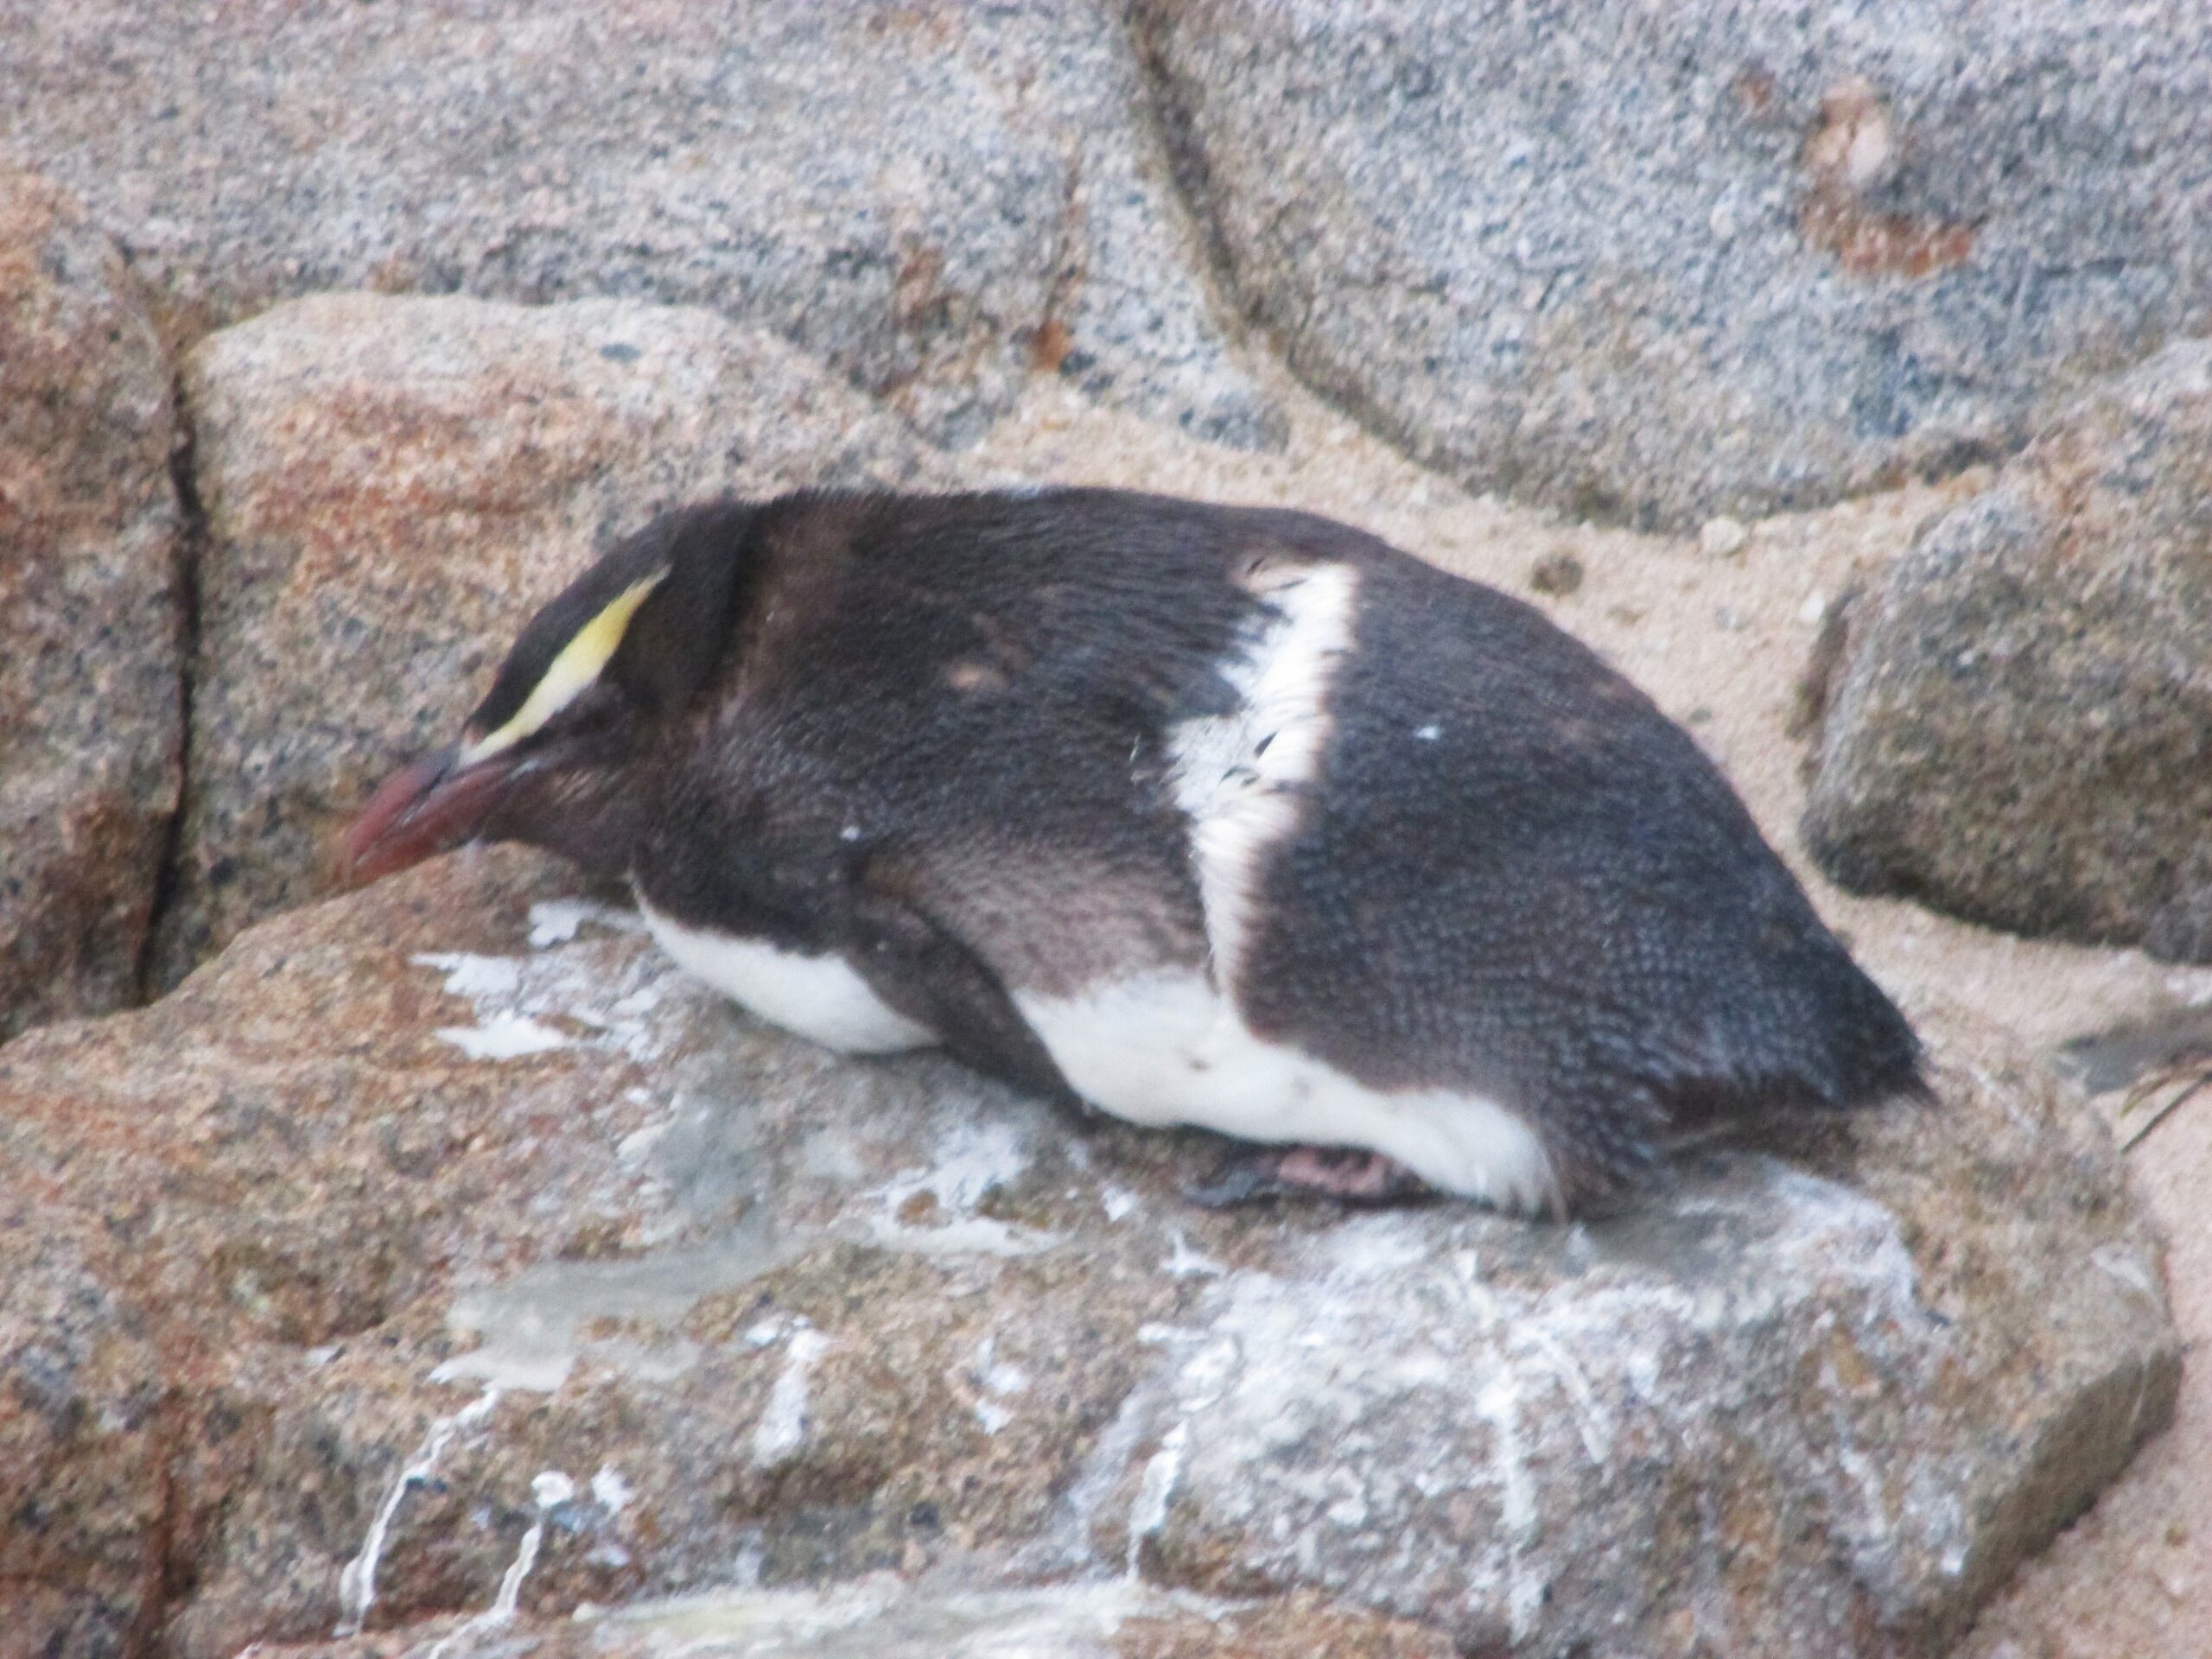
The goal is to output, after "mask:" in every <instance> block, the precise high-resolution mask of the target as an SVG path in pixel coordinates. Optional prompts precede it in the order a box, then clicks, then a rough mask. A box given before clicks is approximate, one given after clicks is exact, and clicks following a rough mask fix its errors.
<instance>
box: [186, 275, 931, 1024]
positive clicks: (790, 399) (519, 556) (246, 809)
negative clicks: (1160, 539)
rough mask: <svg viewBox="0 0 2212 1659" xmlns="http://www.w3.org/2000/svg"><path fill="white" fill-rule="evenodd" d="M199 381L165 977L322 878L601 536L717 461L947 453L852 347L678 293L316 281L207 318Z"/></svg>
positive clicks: (191, 382) (876, 477) (804, 473)
mask: <svg viewBox="0 0 2212 1659" xmlns="http://www.w3.org/2000/svg"><path fill="white" fill-rule="evenodd" d="M184 385H185V397H186V402H187V404H188V411H189V415H190V418H191V420H192V422H193V424H194V434H195V442H196V447H197V466H196V474H197V479H198V484H199V494H200V504H201V506H202V508H203V510H204V512H205V514H206V519H207V548H206V551H205V554H204V556H203V557H202V560H201V563H200V654H199V663H198V665H197V696H196V699H195V702H194V711H193V725H194V730H193V764H192V775H191V778H190V779H189V781H188V789H187V796H186V816H185V824H184V836H183V842H182V849H181V857H180V860H179V871H178V876H179V880H178V887H177V893H176V899H175V906H173V908H172V909H171V911H170V912H169V913H168V915H167V916H166V917H165V918H164V924H163V937H162V940H161V958H160V967H161V977H162V981H163V982H166V983H173V982H175V980H176V979H177V978H179V977H180V976H181V975H182V974H183V972H184V971H185V970H186V969H188V968H190V967H191V966H192V964H193V963H195V962H198V961H200V959H201V958H203V957H206V956H207V954H208V952H209V951H210V950H213V948H215V947H216V946H219V944H221V943H222V942H223V941H225V940H226V939H228V938H230V937H231V936H232V934H234V933H235V932H236V931H238V928H239V927H240V926H241V925H244V924H245V922H247V921H248V920H250V919H251V918H255V917H257V916H261V915H265V914H267V913H269V912H270V911H272V910H275V909H277V908H279V907H280V906H283V905H286V904H290V903H296V902H297V901H298V900H300V899H302V898H305V897H307V896H308V895H309V894H311V893H315V892H316V891H318V890H319V888H320V885H321V877H320V861H321V849H322V848H323V846H324V844H325V842H327V838H328V836H330V834H331V833H332V832H333V831H334V829H336V827H337V826H338V825H339V824H340V823H341V822H342V821H343V819H344V818H345V817H346V816H347V815H349V814H350V813H351V812H352V811H353V810H355V809H356V808H358V807H359V804H360V803H361V801H362V799H363V798H365V795H366V794H367V792H368V791H370V790H371V789H372V788H373V787H374V786H375V785H376V783H377V781H378V778H379V777H380V775H381V774H382V773H383V772H385V771H386V770H387V769H389V768H390V767H391V766H394V765H396V764H397V763H398V762H400V761H401V760H404V759H407V758H410V756H411V755H412V754H414V753H419V752H421V751H422V750H423V749H424V748H427V747H431V746H433V745H435V744H436V743H439V742H442V741H446V740H447V738H448V737H449V736H450V735H451V734H452V733H453V732H454V730H455V729H457V728H458V727H459V724H460V721H461V717H462V716H463V715H466V714H467V711H468V710H469V709H471V708H473V707H474V704H475V702H476V701H477V699H478V698H480V696H482V695H483V694H484V691H485V689H486V686H487V685H488V683H489V682H490V678H491V674H492V671H493V670H494V669H496V668H497V667H498V665H499V661H500V660H501V658H504V657H505V654H506V652H507V648H508V646H509V645H512V643H513V640H514V636H515V634H516V632H518V630H519V628H520V627H521V626H522V624H523V623H524V621H525V620H528V618H529V617H530V615H531V613H532V612H534V611H535V610H536V609H537V607H538V606H539V605H541V604H543V602H544V601H546V600H547V599H549V598H550V597H551V596H552V595H553V594H555V593H556V592H558V591H559V590H560V589H561V588H563V586H565V585H566V584H567V582H569V579H570V578H571V577H572V576H574V575H575V574H576V573H577V572H578V571H579V570H581V569H582V568H583V567H584V566H585V565H586V564H588V563H589V562H590V560H591V559H592V558H593V557H594V556H595V555H596V554H597V553H598V552H599V551H600V550H601V549H602V548H604V546H605V545H606V544H607V543H608V542H610V541H611V540H613V539H614V538H615V537H619V536H621V535H624V534H626V533H627V532H628V531H632V530H634V529H637V528H638V527H639V526H640V525H641V524H644V523H645V521H646V520H647V519H648V518H651V517H652V514H653V513H654V512H656V511H658V510H659V509H660V508H662V507H664V506H670V505H677V504H678V503H680V502H683V501H687V500H692V499H699V498H702V497H706V496H709V495H713V494H715V493H719V492H721V491H726V490H727V491H753V492H760V493H772V492H774V491H777V490H781V489H789V488H793V487H796V486H799V485H803V484H815V483H820V484H829V485H840V484H842V485H852V484H860V483H864V482H870V481H873V482H876V483H880V484H902V483H916V482H923V481H927V480H930V479H931V478H934V477H936V476H938V474H936V473H934V472H933V471H932V470H931V468H932V467H934V466H935V465H936V464H937V463H936V462H935V461H934V460H933V452H932V451H931V449H930V448H929V446H927V445H926V444H925V443H923V442H920V441H919V440H918V439H917V438H915V437H914V436H913V435H912V434H911V433H910V432H909V431H908V430H907V429H906V428H905V427H904V426H903V425H902V424H901V423H899V421H898V420H897V419H896V418H895V417H893V416H888V415H886V414H885V413H883V412H882V411H881V410H878V409H876V408H874V406H872V405H871V404H869V403H868V401H867V400H866V399H865V398H863V397H861V396H860V395H859V394H858V393H856V392H854V391H851V390H850V389H849V387H847V386H846V385H843V384H842V382H841V381H839V380H838V379H837V378H836V377H835V376H832V375H829V374H827V373H826V372H824V371H823V369H821V368H820V366H819V365H816V364H814V363H812V362H810V360H808V359H805V358H803V357H801V356H800V355H799V354H798V353H795V352H793V351H792V350H791V348H790V347H788V346H783V345H781V344H779V342H777V341H775V340H772V339H770V338H769V337H767V336H766V335H764V334H759V333H757V332H753V331H748V330H745V329H741V328H739V327H735V326H734V325H733V324H731V323H728V322H727V321H723V320H722V319H721V318H720V317H718V316H716V315H715V314H713V313H712V312H709V311H703V310H697V309H692V308H672V307H659V306H642V305H631V304H626V303H621V302H612V301H580V302H576V303H575V304H572V305H561V306H549V307H539V308H529V307H523V306H511V305H500V304H495V303H491V302H482V301H474V300H466V299H458V298H445V299H420V298H415V299H408V298H390V297H385V296H373V295H346V296H324V297H321V298H316V299H311V300H303V301H299V302H295V303H292V304H289V305H285V306H281V307H279V308H277V309H275V310H273V311H270V312H269V313H267V314H265V315H263V316H261V317H258V318H257V319H256V320H255V321H252V322H251V323H245V324H242V325H240V326H239V327H236V328H232V329H226V330H225V331H223V332H222V333H220V334H216V335H213V337H211V338H210V339H208V340H207V341H205V342H204V343H203V344H202V345H201V346H200V347H199V348H198V349H197V350H195V351H194V353H192V355H191V357H190V358H189V359H188V360H187V363H186V366H185V375H184Z"/></svg>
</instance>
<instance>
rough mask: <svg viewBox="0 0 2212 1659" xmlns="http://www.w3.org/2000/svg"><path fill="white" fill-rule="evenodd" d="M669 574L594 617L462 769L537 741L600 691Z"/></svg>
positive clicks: (467, 755) (474, 746)
mask: <svg viewBox="0 0 2212 1659" xmlns="http://www.w3.org/2000/svg"><path fill="white" fill-rule="evenodd" d="M666 575H668V571H667V569H665V568H664V569H659V570H656V571H654V572H653V573H652V575H649V576H645V577H644V578H642V579H641V580H639V581H637V582H632V583H631V584H630V585H629V586H628V587H627V588H624V589H623V590H622V592H621V593H620V594H617V595H616V596H615V597H614V598H613V601H610V602H609V603H607V604H606V605H603V606H601V607H600V608H599V609H598V610H597V611H596V612H594V613H593V615H592V616H591V618H590V620H588V621H587V622H585V623H584V625H583V626H582V627H580V628H578V629H577V630H576V631H575V632H574V633H573V634H571V635H569V639H568V643H567V644H565V645H563V646H562V647H561V649H560V650H559V651H558V652H556V653H555V654H554V657H553V660H552V661H551V662H550V663H548V664H546V665H545V671H544V672H543V674H541V675H539V676H538V677H537V683H536V684H534V685H532V686H531V689H530V694H529V695H528V696H525V697H524V698H523V699H522V703H521V706H520V707H519V708H518V709H516V710H515V711H514V713H513V714H512V715H510V716H509V717H508V718H507V719H506V720H505V721H503V722H501V724H500V725H499V726H498V727H497V728H495V729H493V730H492V731H490V732H487V733H486V734H484V735H483V736H482V737H480V738H478V739H477V740H476V741H474V742H473V743H471V744H469V745H468V746H467V747H466V748H465V749H463V750H462V751H461V755H460V757H459V764H461V765H462V766H474V764H475V763H476V762H478V761H479V760H488V759H489V758H490V757H492V756H493V755H495V754H498V753H500V752H501V751H502V750H505V749H511V748H512V747H514V746H515V745H516V744H518V743H519V742H521V741H524V739H525V738H529V737H531V736H534V735H535V734H537V732H538V731H540V730H541V729H543V727H544V726H545V724H546V722H547V721H550V720H552V719H553V718H554V717H555V716H556V715H559V714H561V713H563V711H564V710H566V709H568V708H569V706H570V705H571V704H573V703H575V701H576V700H577V699H578V698H579V697H581V696H583V695H584V694H585V693H586V692H588V691H590V690H593V689H594V687H596V686H598V685H599V683H600V675H601V672H602V671H604V670H605V669H606V667H607V664H608V663H609V662H611V661H613V657H614V653H615V652H616V651H618V650H619V649H620V647H621V645H622V637H623V635H624V634H625V633H626V632H628V630H629V626H630V620H631V619H632V617H634V616H635V615H637V613H638V607H639V606H640V605H642V604H644V603H645V598H646V596H647V595H648V594H651V593H652V590H653V589H654V588H657V587H658V586H659V585H660V583H661V581H662V579H663V578H664V577H665V576H666Z"/></svg>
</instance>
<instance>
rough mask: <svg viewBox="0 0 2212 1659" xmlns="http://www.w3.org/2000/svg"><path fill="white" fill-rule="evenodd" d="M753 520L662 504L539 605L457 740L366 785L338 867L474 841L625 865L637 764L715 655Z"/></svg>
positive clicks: (742, 507) (362, 874)
mask: <svg viewBox="0 0 2212 1659" xmlns="http://www.w3.org/2000/svg"><path fill="white" fill-rule="evenodd" d="M753 518H754V509H753V507H752V506H751V505H748V504H746V503H742V502H734V501H725V502H715V503H713V504H710V505H706V506H701V507H691V508H687V509H684V510H683V511H680V512H672V513H669V514H667V515H665V516H664V517H663V518H658V519H656V520H654V521H653V523H652V524H648V525H647V526H646V527H645V529H644V530H642V531H639V532H638V533H637V534H636V535H634V536H632V537H628V538H627V539H626V540H625V541H623V542H621V543H618V544H617V545H616V546H615V547H614V548H613V549H612V550H610V551H609V552H608V553H607V555H606V556H605V557H603V558H601V560H600V561H599V563H597V564H595V565H594V566H593V567H592V568H591V569H589V570H588V571H586V572H585V573H584V574H583V575H582V576H580V577H578V578H577V580H576V581H575V582H574V583H573V584H571V585H570V586H569V588H567V589H566V590H565V591H564V592H563V593H562V594H559V595H558V596H557V597H556V598H555V599H554V600H553V601H551V602H550V604H548V605H547V606H546V607H544V608H543V610H541V611H539V612H538V613H537V615H536V616H534V617H533V618H531V621H530V623H529V626H526V627H524V629H523V631H522V633H521V636H520V637H519V638H518V639H516V641H515V644H514V648H513V649H512V651H510V652H508V653H507V658H506V661H505V663H503V664H501V665H500V668H499V673H498V674H497V675H496V676H495V677H493V682H492V689H491V690H489V691H488V692H486V694H485V697H484V700H483V702H480V703H479V704H478V705H477V706H476V710H475V712H474V714H472V715H469V717H468V719H467V721H466V722H465V723H464V725H463V726H462V728H461V735H460V737H459V738H458V739H457V740H456V741H454V742H451V743H448V744H447V745H445V746H444V747H441V748H437V749H434V750H432V751H431V752H430V753H428V754H425V755H423V757H422V758H421V759H419V760H416V761H414V762H413V763H412V764H411V765H409V766H404V767H402V768H401V769H400V770H399V771H398V772H395V773H393V774H392V775H391V777H390V778H388V779H385V782H384V784H383V785H382V786H381V787H379V788H378V790H377V791H376V793H375V794H374V795H372V797H370V798H369V802H368V804H366V805H365V806H364V807H363V808H362V809H361V812H360V815H359V817H356V818H355V819H354V821H353V824H352V826H351V827H350V828H349V829H347V830H346V836H345V841H344V843H343V849H342V855H341V857H342V868H343V874H344V875H345V876H346V879H347V880H350V881H351V882H353V883H356V884H358V883H361V882H367V881H372V880H376V879H377V878H378V876H381V875H386V874H391V872H392V871H394V870H400V869H404V868H407V867H408V866H409V865H411V864H415V863H417V862H419V861H422V860H423V859H425V858H427V857H429V856H430V855H432V854H434V853H437V852H442V851H444V850H445V849H448V848H449V847H454V846H456V845H458V844H460V843H461V842H464V841H467V840H470V839H472V838H478V837H481V838H484V839H488V840H495V841H522V842H530V843H531V844H532V845H535V846H540V847H545V848H548V849H551V850H553V851H555V852H558V853H561V854H563V855H566V856H568V857H569V858H571V859H573V860H575V861H576V862H577V863H579V864H582V865H583V866H584V867H586V868H589V869H593V870H596V871H607V872H610V873H615V874H619V873H620V871H621V869H622V868H624V866H625V865H626V862H627V859H628V854H629V848H630V843H631V841H632V838H633V836H635V834H636V831H637V828H638V825H637V815H638V812H639V802H640V800H641V799H642V798H643V797H642V791H640V790H639V788H638V787H637V777H636V773H637V771H638V769H639V767H640V766H645V765H647V764H649V763H650V761H651V760H652V757H653V755H654V754H655V753H656V752H657V750H658V747H659V746H658V740H659V738H660V735H661V734H662V732H663V731H664V728H665V727H666V725H667V722H668V721H670V720H671V717H673V716H674V715H678V714H680V713H681V712H682V711H683V709H686V708H687V707H689V706H690V703H691V702H692V701H693V699H694V698H695V697H696V696H697V694H698V693H699V691H700V690H702V688H703V687H704V686H705V685H706V684H707V683H708V682H709V680H710V679H712V678H713V677H714V675H715V671H716V669H717V668H718V667H719V666H720V665H721V661H722V658H723V654H724V652H725V651H726V649H727V647H728V642H729V639H730V637H731V633H732V621H733V616H732V613H733V610H734V607H735V605H736V603H737V602H738V599H739V593H740V588H741V581H740V578H741V575H742V573H743V571H744V569H746V567H747V563H748V560H747V543H748V541H749V532H750V531H751V528H752V524H753Z"/></svg>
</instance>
